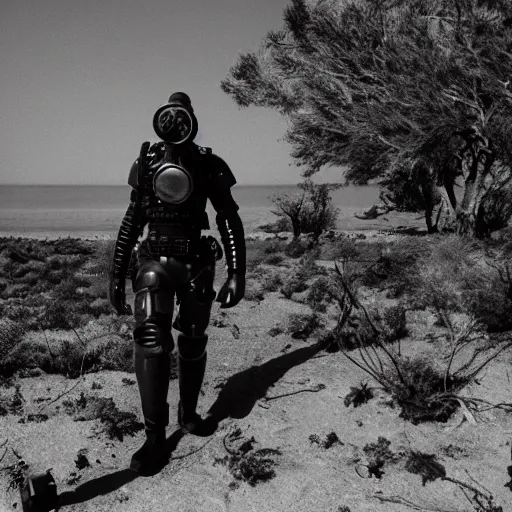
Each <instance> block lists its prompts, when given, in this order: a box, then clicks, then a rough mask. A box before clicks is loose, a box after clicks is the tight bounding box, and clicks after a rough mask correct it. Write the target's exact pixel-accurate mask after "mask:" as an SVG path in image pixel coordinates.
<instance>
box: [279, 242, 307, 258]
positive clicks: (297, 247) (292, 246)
mask: <svg viewBox="0 0 512 512" xmlns="http://www.w3.org/2000/svg"><path fill="white" fill-rule="evenodd" d="M309 247H310V243H309V242H307V241H305V240H301V239H298V238H294V239H293V240H292V241H291V242H290V243H289V244H288V245H287V246H286V248H285V250H284V253H285V254H286V256H288V257H289V258H294V259H296V258H300V257H301V256H303V255H304V254H305V253H306V252H307V251H308V250H309Z"/></svg>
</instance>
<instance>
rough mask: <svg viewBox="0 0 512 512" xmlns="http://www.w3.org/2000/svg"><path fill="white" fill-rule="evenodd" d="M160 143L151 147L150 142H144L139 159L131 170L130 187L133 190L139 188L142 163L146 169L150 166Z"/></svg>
mask: <svg viewBox="0 0 512 512" xmlns="http://www.w3.org/2000/svg"><path fill="white" fill-rule="evenodd" d="M157 146H158V143H156V144H153V145H152V146H151V147H150V143H149V142H144V143H143V144H142V146H141V147H140V153H139V158H137V160H135V162H133V164H132V167H131V169H130V175H129V176H128V185H131V186H132V187H133V188H137V185H138V184H139V167H140V162H141V161H142V165H143V166H144V167H145V166H146V165H147V164H148V160H150V159H151V157H152V156H153V155H154V154H155V153H156V151H157V150H158V147H157Z"/></svg>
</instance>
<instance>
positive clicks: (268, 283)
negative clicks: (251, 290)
mask: <svg viewBox="0 0 512 512" xmlns="http://www.w3.org/2000/svg"><path fill="white" fill-rule="evenodd" d="M282 284H283V280H282V279H281V276H280V275H279V274H272V275H270V276H269V277H267V278H266V279H265V282H264V283H263V286H262V292H277V291H278V290H279V288H280V287H281V286H282Z"/></svg>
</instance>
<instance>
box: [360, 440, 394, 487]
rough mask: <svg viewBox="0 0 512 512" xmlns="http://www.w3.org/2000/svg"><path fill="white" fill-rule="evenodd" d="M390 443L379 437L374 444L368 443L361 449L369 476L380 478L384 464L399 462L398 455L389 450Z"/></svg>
mask: <svg viewBox="0 0 512 512" xmlns="http://www.w3.org/2000/svg"><path fill="white" fill-rule="evenodd" d="M390 445H391V441H389V440H388V439H386V438H385V437H382V436H379V438H378V439H377V442H376V443H368V444H367V445H365V446H364V447H363V452H364V454H365V455H366V458H367V462H368V463H367V468H368V472H369V474H370V475H372V476H375V477H376V478H381V476H382V475H383V473H384V471H383V469H382V468H383V467H384V466H385V465H386V464H394V463H395V462H398V460H400V455H398V454H396V453H394V452H392V451H391V450H390V449H389V446H390Z"/></svg>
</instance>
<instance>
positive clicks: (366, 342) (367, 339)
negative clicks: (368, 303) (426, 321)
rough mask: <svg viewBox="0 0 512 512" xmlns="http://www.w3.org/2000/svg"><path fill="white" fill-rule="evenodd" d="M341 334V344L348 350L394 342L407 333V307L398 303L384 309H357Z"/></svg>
mask: <svg viewBox="0 0 512 512" xmlns="http://www.w3.org/2000/svg"><path fill="white" fill-rule="evenodd" d="M339 334H340V339H339V342H340V344H341V345H342V347H343V348H345V349H348V350H352V349H355V348H358V347H360V346H370V345H376V344H378V343H393V342H395V341H397V340H400V339H401V338H403V337H404V336H406V335H407V326H406V317H405V308H404V306H403V305H402V304H397V305H394V306H389V307H387V308H385V309H383V310H379V309H377V308H372V309H368V310H367V311H362V310H358V311H355V312H353V313H352V314H351V316H350V318H349V320H348V321H347V323H346V324H345V326H344V328H343V329H341V330H340V332H339Z"/></svg>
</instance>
